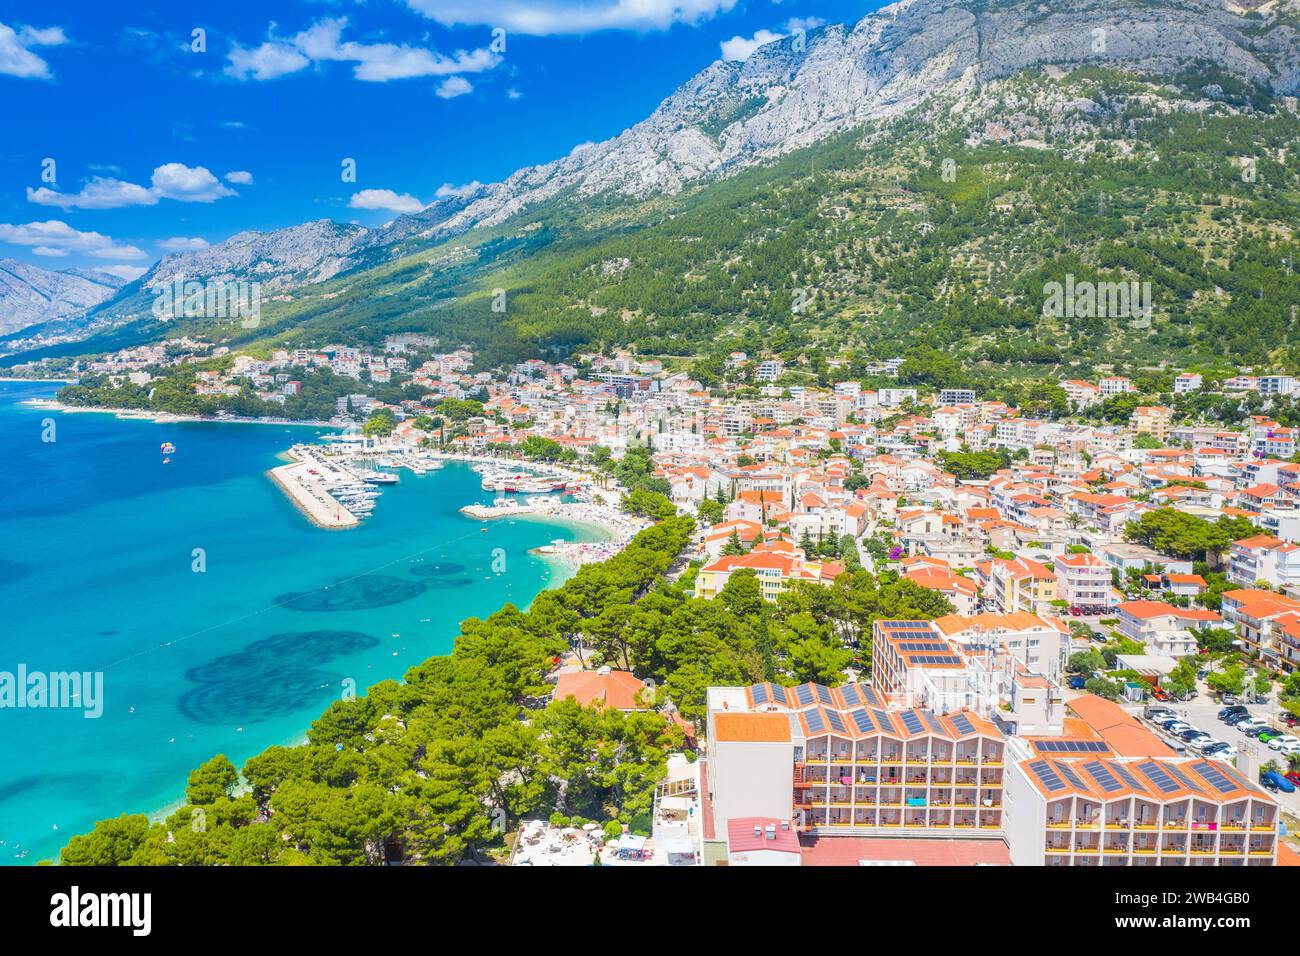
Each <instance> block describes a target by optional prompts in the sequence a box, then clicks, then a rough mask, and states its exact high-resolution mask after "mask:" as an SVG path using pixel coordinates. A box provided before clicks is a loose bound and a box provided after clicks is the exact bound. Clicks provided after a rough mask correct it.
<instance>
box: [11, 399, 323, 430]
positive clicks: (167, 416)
mask: <svg viewBox="0 0 1300 956" xmlns="http://www.w3.org/2000/svg"><path fill="white" fill-rule="evenodd" d="M23 404H24V405H28V406H30V407H32V408H41V409H45V410H47V411H51V412H60V413H63V414H67V415H112V416H114V417H115V418H122V419H126V420H134V421H146V422H156V423H158V424H164V425H165V424H171V423H175V422H209V423H214V424H222V423H225V424H230V425H302V426H307V427H311V428H338V427H339V426H338V425H337V424H336V423H334V422H302V421H297V420H295V419H292V418H240V417H237V416H231V417H229V418H217V417H214V416H210V415H177V414H175V413H173V412H152V411H149V410H148V409H143V408H85V407H82V406H80V405H65V404H63V403H62V402H60V401H56V400H55V399H53V398H29V399H28V400H27V401H25V402H23Z"/></svg>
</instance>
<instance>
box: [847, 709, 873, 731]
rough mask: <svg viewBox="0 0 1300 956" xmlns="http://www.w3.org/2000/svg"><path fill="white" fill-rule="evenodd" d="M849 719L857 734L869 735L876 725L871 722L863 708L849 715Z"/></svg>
mask: <svg viewBox="0 0 1300 956" xmlns="http://www.w3.org/2000/svg"><path fill="white" fill-rule="evenodd" d="M849 719H850V720H852V721H853V724H854V726H856V727H857V728H858V733H862V734H869V733H871V732H872V731H873V730H875V729H876V725H875V724H873V723H872V722H871V715H870V714H868V713H867V711H866V708H865V707H864V708H862V709H860V710H855V711H853V712H852V713H851V714H849Z"/></svg>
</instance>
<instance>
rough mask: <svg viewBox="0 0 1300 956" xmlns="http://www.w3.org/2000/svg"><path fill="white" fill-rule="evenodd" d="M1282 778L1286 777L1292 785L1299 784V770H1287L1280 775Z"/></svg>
mask: <svg viewBox="0 0 1300 956" xmlns="http://www.w3.org/2000/svg"><path fill="white" fill-rule="evenodd" d="M1282 776H1284V777H1286V778H1287V779H1288V780H1290V781H1291V782H1292V783H1300V770H1288V771H1287V772H1286V773H1284V774H1282Z"/></svg>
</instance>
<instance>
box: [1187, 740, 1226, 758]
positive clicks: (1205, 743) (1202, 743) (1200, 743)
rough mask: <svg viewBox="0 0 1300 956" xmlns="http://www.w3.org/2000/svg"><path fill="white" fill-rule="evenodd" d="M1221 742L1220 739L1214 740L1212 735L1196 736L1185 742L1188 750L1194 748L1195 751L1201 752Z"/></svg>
mask: <svg viewBox="0 0 1300 956" xmlns="http://www.w3.org/2000/svg"><path fill="white" fill-rule="evenodd" d="M1221 743H1223V741H1222V740H1215V739H1214V738H1213V737H1197V738H1196V739H1195V740H1193V741H1190V742H1189V743H1188V744H1187V748H1188V749H1189V750H1195V751H1196V752H1197V753H1200V754H1203V753H1205V751H1207V750H1208V749H1210V748H1211V747H1214V746H1216V745H1218V744H1221Z"/></svg>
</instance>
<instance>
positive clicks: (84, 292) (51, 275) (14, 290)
mask: <svg viewBox="0 0 1300 956" xmlns="http://www.w3.org/2000/svg"><path fill="white" fill-rule="evenodd" d="M124 284H125V282H124V280H122V279H119V278H118V277H117V276H114V275H110V274H109V273H107V272H93V271H89V270H81V269H68V270H65V271H61V272H53V271H50V270H47V269H39V268H37V267H36V266H29V265H25V264H23V263H21V262H15V261H14V260H13V259H0V333H7V332H14V331H17V330H18V329H22V328H25V327H27V326H30V325H34V324H36V323H39V322H46V321H49V320H51V319H59V318H63V317H65V316H69V315H73V314H75V313H78V312H81V311H82V310H84V309H86V308H89V307H90V306H93V305H96V304H98V303H100V302H102V301H104V300H105V299H107V298H108V297H109V296H111V295H113V293H114V292H116V291H117V290H118V289H119V288H120V287H121V286H122V285H124Z"/></svg>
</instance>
